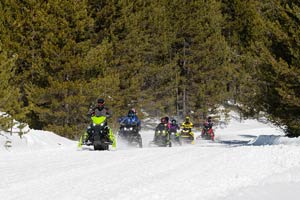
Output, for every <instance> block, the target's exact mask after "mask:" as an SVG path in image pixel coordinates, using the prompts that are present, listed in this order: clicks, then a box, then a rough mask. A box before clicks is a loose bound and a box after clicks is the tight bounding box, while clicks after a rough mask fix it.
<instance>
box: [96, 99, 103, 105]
mask: <svg viewBox="0 0 300 200" xmlns="http://www.w3.org/2000/svg"><path fill="white" fill-rule="evenodd" d="M97 102H98V103H100V104H104V103H105V101H104V99H101V98H100V99H98V100H97Z"/></svg>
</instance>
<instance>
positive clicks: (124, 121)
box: [119, 115, 141, 126]
mask: <svg viewBox="0 0 300 200" xmlns="http://www.w3.org/2000/svg"><path fill="white" fill-rule="evenodd" d="M119 122H120V124H125V125H133V124H136V125H137V126H140V125H141V121H140V120H139V118H138V117H137V116H136V115H135V116H132V117H128V116H126V117H122V118H120V119H119Z"/></svg>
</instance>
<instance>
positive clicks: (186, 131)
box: [179, 128, 194, 144]
mask: <svg viewBox="0 0 300 200" xmlns="http://www.w3.org/2000/svg"><path fill="white" fill-rule="evenodd" d="M179 141H180V144H183V143H185V144H194V133H193V132H192V131H191V129H190V128H183V129H182V130H181V132H180V136H179Z"/></svg>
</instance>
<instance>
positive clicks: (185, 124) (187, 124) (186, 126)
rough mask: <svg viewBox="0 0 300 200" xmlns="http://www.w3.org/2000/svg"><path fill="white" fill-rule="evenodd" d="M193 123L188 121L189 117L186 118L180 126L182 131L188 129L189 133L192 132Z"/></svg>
mask: <svg viewBox="0 0 300 200" xmlns="http://www.w3.org/2000/svg"><path fill="white" fill-rule="evenodd" d="M193 126H194V125H193V123H192V122H191V121H190V117H189V116H186V117H185V121H184V122H183V123H182V124H181V126H180V127H181V128H182V129H188V130H189V132H192V128H193Z"/></svg>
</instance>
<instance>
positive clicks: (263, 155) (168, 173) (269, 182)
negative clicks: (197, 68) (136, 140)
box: [0, 118, 300, 200]
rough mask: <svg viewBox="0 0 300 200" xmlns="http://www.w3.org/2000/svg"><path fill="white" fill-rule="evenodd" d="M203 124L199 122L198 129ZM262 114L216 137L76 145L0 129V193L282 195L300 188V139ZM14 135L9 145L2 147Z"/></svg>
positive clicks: (278, 198)
mask: <svg viewBox="0 0 300 200" xmlns="http://www.w3.org/2000/svg"><path fill="white" fill-rule="evenodd" d="M199 132H200V130H199V129H196V135H198V134H199ZM282 135H283V133H282V132H281V131H280V130H279V129H277V128H275V127H273V126H271V125H269V124H266V123H260V122H258V121H256V120H244V121H242V122H240V121H239V120H238V119H235V118H232V120H231V122H230V123H229V124H228V125H227V126H225V125H222V128H221V126H220V127H217V129H216V141H215V142H209V141H202V140H197V141H196V144H195V145H186V146H175V147H171V148H169V147H167V148H163V147H160V148H158V147H157V148H148V147H147V143H148V142H149V141H151V140H152V138H153V131H142V137H143V143H144V146H145V148H142V149H139V148H129V147H127V146H126V145H124V144H123V145H121V144H119V145H118V148H117V150H114V151H104V152H100V151H89V150H81V151H79V150H77V142H75V141H70V140H67V139H65V138H62V137H59V136H57V135H55V134H53V133H49V132H44V131H34V130H30V131H29V133H27V134H26V135H24V137H23V139H19V137H18V136H14V135H13V136H9V135H7V134H3V133H2V135H0V177H1V181H0V199H5V200H13V199H14V200H15V199H22V200H40V199H43V200H46V199H49V200H50V199H51V200H53V199H59V200H61V199H70V200H81V199H116V200H119V199H120V200H126V199H128V200H141V199H159V200H161V199H172V200H177V199H189V200H193V199H195V200H196V199H197V200H201V199H203V200H221V199H222V200H224V199H225V200H237V199H238V200H252V199H253V200H254V199H255V200H256V199H263V200H267V199H270V200H282V199H289V200H291V199H295V200H296V199H299V196H300V190H299V189H300V140H299V139H288V138H283V137H281V136H282ZM8 140H10V141H11V147H6V148H5V147H4V144H5V142H7V141H8Z"/></svg>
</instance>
